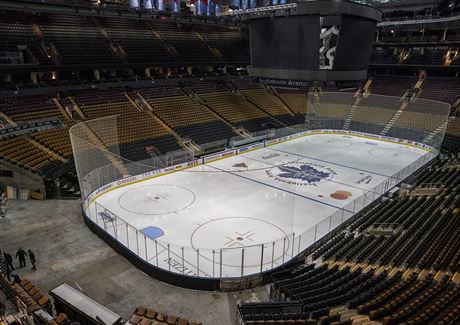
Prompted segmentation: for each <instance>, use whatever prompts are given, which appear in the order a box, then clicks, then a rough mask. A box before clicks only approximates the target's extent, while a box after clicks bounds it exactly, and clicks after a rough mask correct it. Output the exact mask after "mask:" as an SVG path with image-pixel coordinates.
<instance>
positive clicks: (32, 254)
mask: <svg viewBox="0 0 460 325" xmlns="http://www.w3.org/2000/svg"><path fill="white" fill-rule="evenodd" d="M27 253H29V260H30V264H32V269H31V270H32V271H35V270H37V268H36V267H35V254H34V253H33V252H32V251H31V250H30V249H29V250H28V251H27Z"/></svg>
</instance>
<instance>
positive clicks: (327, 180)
mask: <svg viewBox="0 0 460 325" xmlns="http://www.w3.org/2000/svg"><path fill="white" fill-rule="evenodd" d="M245 158H247V159H251V160H254V161H257V162H260V163H263V164H267V165H271V166H274V167H277V166H279V165H276V164H271V163H269V162H266V161H261V160H257V159H255V158H251V157H247V156H245ZM299 159H300V158H299ZM299 159H298V160H299ZM295 161H297V160H294V161H293V162H295ZM326 182H331V183H336V184H340V185H344V186H348V187H352V188H356V189H358V190H361V191H364V192H366V189H365V188H361V187H358V186H354V185H350V184H345V183H342V182H337V181H334V180H332V179H326Z"/></svg>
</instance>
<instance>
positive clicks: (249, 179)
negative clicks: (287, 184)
mask: <svg viewBox="0 0 460 325" xmlns="http://www.w3.org/2000/svg"><path fill="white" fill-rule="evenodd" d="M206 166H208V167H211V168H214V169H217V170H219V171H221V172H224V173H228V174H231V175H233V176H237V177H241V178H244V179H246V180H248V181H251V182H255V183H259V184H262V185H265V186H268V187H272V188H275V189H277V190H279V191H281V192H286V193H289V194H292V195H296V196H300V197H302V198H304V199H307V200H311V201H314V202H316V203H320V204H324V205H328V206H330V207H333V208H335V209H339V210H345V211H347V212H350V213H353V211H349V210H346V209H345V208H341V207H338V206H335V205H332V204H329V203H326V202H321V201H319V200H316V199H312V198H310V197H308V196H304V195H302V194H298V193H295V192H291V191H288V190H285V189H282V188H279V187H276V186H274V185H270V184H267V183H264V182H261V181H258V180H256V179H252V178H249V177H245V176H241V175H239V174H235V173H232V172H230V171H227V170H224V169H220V168H217V167H214V166H211V165H206Z"/></svg>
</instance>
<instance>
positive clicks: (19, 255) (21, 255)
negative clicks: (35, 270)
mask: <svg viewBox="0 0 460 325" xmlns="http://www.w3.org/2000/svg"><path fill="white" fill-rule="evenodd" d="M26 256H27V253H26V252H25V251H24V250H23V249H22V248H19V249H18V251H17V253H16V258H17V259H19V267H20V268H21V267H23V266H26Z"/></svg>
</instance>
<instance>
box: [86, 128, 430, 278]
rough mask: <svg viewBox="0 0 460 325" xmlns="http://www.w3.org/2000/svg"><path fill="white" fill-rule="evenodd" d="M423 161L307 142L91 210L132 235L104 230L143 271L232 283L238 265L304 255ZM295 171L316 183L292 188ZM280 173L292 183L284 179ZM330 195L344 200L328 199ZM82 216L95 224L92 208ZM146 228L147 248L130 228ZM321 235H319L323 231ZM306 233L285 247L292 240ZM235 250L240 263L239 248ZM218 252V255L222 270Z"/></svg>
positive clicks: (353, 141) (388, 149)
mask: <svg viewBox="0 0 460 325" xmlns="http://www.w3.org/2000/svg"><path fill="white" fill-rule="evenodd" d="M425 153H426V151H424V150H422V149H419V148H416V147H410V146H407V145H403V144H396V143H391V142H384V141H378V140H370V139H367V138H360V137H354V136H343V135H332V134H331V135H324V134H320V135H309V136H306V137H302V138H298V139H295V140H291V141H287V142H284V143H280V144H276V145H273V146H270V147H267V148H262V149H258V150H254V151H251V152H247V153H244V154H242V155H238V156H233V157H229V158H225V159H222V160H219V161H215V162H211V163H209V164H207V165H204V166H197V167H194V168H192V169H188V170H184V171H179V172H175V173H172V174H168V175H164V176H160V177H157V178H154V179H150V180H146V181H142V182H140V183H136V184H132V185H128V186H124V187H121V188H118V189H115V190H112V191H110V192H108V193H106V194H104V195H102V196H100V197H99V198H97V200H96V202H97V203H98V204H100V205H101V206H103V207H105V208H107V209H108V210H110V211H111V212H112V213H114V214H116V215H117V216H119V217H120V218H121V219H123V220H124V221H125V222H127V223H129V224H130V225H131V226H132V227H133V228H130V227H128V229H127V230H126V229H125V228H126V227H125V225H123V224H122V222H120V221H118V222H117V224H116V225H115V224H110V223H109V224H106V225H105V227H106V229H107V231H109V232H111V233H112V234H113V235H115V232H114V229H113V228H115V230H116V232H117V237H118V238H119V239H120V240H121V241H126V242H129V243H130V249H132V250H133V251H135V252H136V253H137V254H139V256H141V257H142V258H146V259H147V260H149V261H150V262H151V263H153V264H156V263H158V265H159V266H160V267H163V268H167V269H171V270H173V271H176V272H181V273H182V272H183V273H185V274H187V273H188V274H198V272H200V275H208V276H209V275H214V276H218V275H220V274H222V275H223V276H229V275H232V276H238V275H241V274H239V273H240V269H241V264H242V263H243V264H244V265H245V267H244V270H243V273H244V274H250V273H254V272H258V271H260V264H261V263H260V262H261V259H263V269H264V270H265V269H270V268H271V267H274V266H277V265H279V264H281V263H282V262H283V261H286V260H287V259H289V258H290V256H291V255H292V250H293V249H294V248H295V249H296V251H297V249H298V248H297V247H293V246H299V247H300V246H302V247H300V248H305V247H303V246H304V245H308V244H311V243H312V242H313V238H314V236H315V235H314V230H313V229H312V228H314V226H315V225H316V224H318V223H320V222H321V221H322V220H324V219H326V218H328V216H330V215H331V214H333V213H335V212H337V211H338V210H340V209H341V208H343V207H345V206H347V208H346V209H350V208H349V207H350V206H352V205H353V204H351V203H352V202H353V201H354V200H356V199H357V198H358V197H361V196H363V195H364V194H366V196H367V198H368V199H369V197H372V198H373V197H375V195H373V193H372V191H371V192H369V190H372V189H373V188H374V187H375V186H377V185H378V184H381V183H383V182H385V181H386V180H387V179H388V178H389V177H390V176H392V175H394V174H395V173H397V172H398V171H399V170H401V169H403V168H404V167H406V166H407V165H409V164H410V163H412V162H414V161H415V160H417V159H418V158H420V157H421V156H422V155H424V154H425ZM302 165H304V166H310V167H312V168H314V170H315V171H316V172H320V173H323V174H322V175H323V176H321V177H320V178H321V180H320V181H318V182H311V183H309V182H308V181H305V180H302V179H299V178H298V177H297V176H298V175H297V176H296V174H295V171H296V170H298V169H299V168H300V167H301V166H302ZM280 166H281V167H282V168H283V169H280ZM286 172H287V173H288V174H289V175H291V176H292V177H293V178H290V177H286ZM324 175H327V176H325V177H324ZM336 191H342V192H339V193H342V195H332V196H331V194H333V193H335V192H336ZM343 193H346V195H345V196H343ZM100 209H101V208H100V207H99V208H98V212H99V211H100ZM90 210H91V211H92V212H91V213H90V214H91V217H92V218H93V219H95V207H94V204H93V205H92V206H91V207H90ZM99 224H101V221H99ZM336 225H337V224H335V225H334V226H336ZM149 226H154V227H157V228H160V229H161V230H163V232H164V235H163V236H162V237H160V238H158V242H157V247H155V248H154V246H153V245H154V244H153V241H151V240H148V239H147V240H146V239H143V236H142V235H141V233H139V232H138V233H137V235H136V230H135V229H137V230H141V229H143V228H145V227H149ZM322 227H323V228H324V227H326V228H327V229H325V230H324V229H323V232H327V231H328V230H329V228H331V225H328V226H327V225H326V226H324V225H323V226H322ZM134 228H135V229H134ZM309 229H312V230H311V231H309V232H307V233H306V234H305V235H304V236H305V237H304V238H303V239H300V242H299V243H294V245H293V243H292V236H293V235H292V234H293V233H294V234H295V235H298V234H300V233H303V232H305V231H307V230H309ZM316 231H318V229H317V230H316ZM126 237H128V238H129V239H127V238H126ZM310 237H311V238H310ZM284 238H286V239H284ZM273 241H276V243H275V247H273V244H271V243H272V242H273ZM166 243H169V244H170V248H169V251H170V253H169V256H167V245H166ZM264 243H270V244H268V245H266V246H264V255H263V257H262V255H261V254H262V248H261V245H260V244H264ZM158 245H160V247H158ZM254 245H258V246H255V247H254ZM243 246H245V247H246V248H245V253H244V254H242V253H241V250H240V249H237V248H241V247H243ZM181 247H184V253H182V248H181ZM221 248H223V249H224V252H225V254H224V253H223V256H222V264H223V265H224V266H223V267H222V270H221V269H220V266H219V265H220V258H221V256H220V253H219V250H220V249H221ZM197 249H199V250H200V254H199V256H198V261H197V253H196V250H197ZM227 249H228V250H227ZM213 250H215V252H214V253H212V251H213ZM216 252H217V253H216ZM157 253H158V255H157ZM242 255H244V257H242ZM183 256H184V258H183V259H182V257H183ZM272 257H273V259H274V261H273V263H272ZM242 258H243V259H244V260H243V261H242ZM171 259H172V260H174V261H173V262H172V263H171ZM213 261H214V262H213ZM198 263H199V264H200V267H199V271H198V268H197V267H196V266H197V264H198ZM176 264H179V266H177V265H176ZM182 264H183V266H184V267H182Z"/></svg>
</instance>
